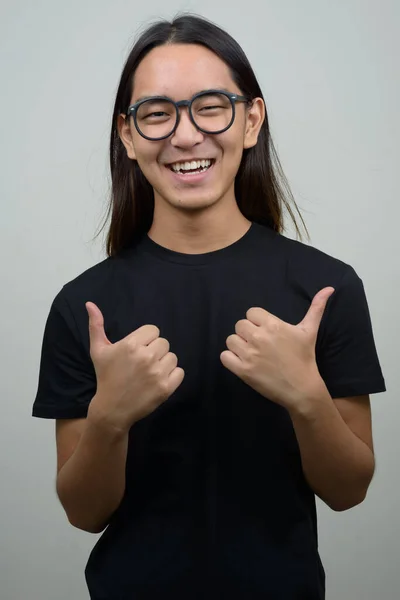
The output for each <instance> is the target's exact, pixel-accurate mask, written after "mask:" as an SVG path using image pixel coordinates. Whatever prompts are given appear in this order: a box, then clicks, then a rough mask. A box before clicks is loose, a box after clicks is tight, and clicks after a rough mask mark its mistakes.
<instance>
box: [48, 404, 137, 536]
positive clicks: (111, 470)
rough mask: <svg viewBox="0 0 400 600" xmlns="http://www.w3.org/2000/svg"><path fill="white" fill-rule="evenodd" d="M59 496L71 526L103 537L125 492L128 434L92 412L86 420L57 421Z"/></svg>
mask: <svg viewBox="0 0 400 600" xmlns="http://www.w3.org/2000/svg"><path fill="white" fill-rule="evenodd" d="M56 441H57V486H56V487H57V494H58V497H59V499H60V501H61V504H62V506H63V508H64V510H65V512H66V514H67V517H68V520H69V521H70V523H71V524H72V525H74V526H75V527H78V528H79V529H83V530H84V531H88V532H90V533H100V532H101V531H102V530H103V529H104V528H105V527H106V525H107V524H108V522H109V520H110V517H111V515H112V514H113V512H114V511H115V510H116V508H117V507H118V506H119V504H120V502H121V500H122V497H123V494H124V491H125V465H126V456H127V448H128V432H124V433H122V432H121V431H118V430H116V429H113V428H112V427H110V426H109V425H108V424H106V423H105V422H104V421H102V420H101V418H99V416H98V415H96V414H94V413H93V411H92V412H91V411H90V410H89V413H88V417H87V418H86V419H60V420H57V421H56Z"/></svg>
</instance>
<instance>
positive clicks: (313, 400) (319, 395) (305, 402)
mask: <svg viewBox="0 0 400 600" xmlns="http://www.w3.org/2000/svg"><path fill="white" fill-rule="evenodd" d="M331 402H332V398H331V395H330V393H329V391H328V388H327V387H326V385H325V382H324V380H323V379H322V377H321V376H320V374H319V373H318V374H317V375H316V376H315V377H312V378H310V379H309V380H308V385H307V386H306V387H305V389H304V391H302V393H301V394H300V395H299V397H298V398H297V400H296V402H294V403H292V405H291V406H290V407H289V408H288V411H289V414H290V415H291V417H292V418H296V419H298V418H301V419H313V418H314V416H316V414H317V413H318V412H319V410H320V409H321V407H322V406H326V404H327V403H329V404H330V403H331Z"/></svg>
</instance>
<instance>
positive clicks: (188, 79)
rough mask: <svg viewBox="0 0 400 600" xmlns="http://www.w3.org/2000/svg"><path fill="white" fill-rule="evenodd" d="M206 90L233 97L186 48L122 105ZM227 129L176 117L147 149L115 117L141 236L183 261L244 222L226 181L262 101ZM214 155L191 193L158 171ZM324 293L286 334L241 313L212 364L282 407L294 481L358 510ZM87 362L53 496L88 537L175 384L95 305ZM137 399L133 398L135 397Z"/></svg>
mask: <svg viewBox="0 0 400 600" xmlns="http://www.w3.org/2000/svg"><path fill="white" fill-rule="evenodd" d="M211 88H226V89H228V90H230V91H232V92H236V93H238V94H241V93H242V90H240V89H238V87H237V86H236V84H235V82H234V81H233V80H232V77H231V75H230V72H229V69H228V67H227V66H226V65H225V63H224V62H223V61H221V60H220V59H219V58H218V57H217V56H215V55H214V54H213V53H212V52H211V51H209V50H207V49H206V48H203V47H202V46H197V45H185V46H182V45H168V46H163V47H158V48H155V49H153V50H152V51H151V52H150V53H149V54H148V55H147V56H146V57H145V58H144V59H143V61H142V62H141V63H140V65H139V67H138V69H137V71H136V74H135V79H134V86H133V92H132V97H131V104H133V103H134V102H135V101H136V100H137V99H138V98H140V97H141V96H149V95H166V96H169V97H171V98H172V99H174V100H176V101H179V100H182V99H189V98H191V97H192V96H193V95H194V94H195V93H197V92H199V91H201V90H205V89H211ZM236 109H237V113H236V120H235V122H234V124H233V125H232V127H231V128H230V129H229V130H227V131H226V132H224V133H222V134H218V135H206V134H203V133H201V132H199V131H197V129H196V128H195V127H194V126H193V124H192V123H191V121H190V119H189V116H188V114H187V109H186V108H183V109H181V120H180V123H179V126H178V128H177V130H176V132H175V133H174V135H172V136H170V137H169V138H168V139H166V140H162V141H157V142H154V141H149V140H146V139H144V138H143V137H141V136H140V135H139V133H138V132H137V131H136V129H135V126H134V123H133V119H128V120H127V119H126V118H125V116H124V115H121V116H120V117H119V123H118V125H119V132H120V137H121V140H122V142H123V144H124V146H125V148H126V152H127V155H128V156H129V157H130V158H131V159H132V160H136V161H137V162H138V164H139V166H140V168H141V169H142V171H143V173H144V174H145V176H146V177H147V179H148V181H149V182H150V183H151V185H152V186H153V189H154V200H155V207H154V219H153V223H152V226H151V229H150V231H149V237H150V238H151V239H153V240H154V241H155V242H157V243H158V244H160V245H162V246H164V247H166V248H169V249H171V250H174V251H177V252H183V253H193V254H196V253H204V252H210V251H213V250H217V249H220V248H223V247H225V246H227V245H229V244H231V243H233V242H235V241H237V240H238V239H239V238H240V237H242V236H243V235H244V234H245V233H246V231H247V230H248V228H249V226H250V222H249V221H248V220H247V219H246V218H245V217H244V216H243V215H242V214H241V212H240V211H239V209H238V206H237V203H236V200H235V195H234V179H235V175H236V173H237V170H238V168H239V165H240V161H241V157H242V154H243V150H244V149H245V148H250V147H252V146H254V145H255V144H256V143H257V139H258V134H259V131H260V128H261V125H262V122H263V119H264V116H265V107H264V103H263V101H262V99H261V98H256V99H255V100H254V101H253V103H252V105H251V107H247V106H246V105H244V104H237V105H236ZM196 158H197V159H201V158H214V159H215V161H216V163H215V165H214V167H213V171H212V173H211V172H210V176H209V177H208V178H207V179H206V180H205V181H204V182H202V183H200V184H194V183H189V182H182V183H180V182H176V181H175V180H174V179H173V178H171V174H170V173H169V172H168V170H167V167H166V166H165V165H166V164H169V163H171V162H176V161H185V160H187V159H196ZM333 292H334V290H333V288H324V289H323V290H320V291H319V292H318V294H316V296H315V298H314V299H313V302H312V304H311V306H310V308H309V310H308V312H307V314H306V315H304V319H303V321H302V322H301V323H299V324H298V325H297V326H293V325H289V324H288V323H284V322H283V321H281V320H280V319H278V318H277V317H276V316H274V315H272V314H270V313H268V311H266V310H264V309H262V308H260V307H249V310H248V311H247V314H246V319H241V320H239V321H238V322H237V323H236V325H235V332H232V334H231V335H230V336H229V337H228V338H227V341H226V344H227V348H226V350H225V351H224V352H222V354H221V356H220V360H221V362H222V364H223V365H224V367H225V368H227V369H229V370H230V371H231V372H233V373H234V374H235V375H236V376H237V377H239V378H241V379H242V380H243V381H244V382H245V383H246V384H247V385H249V386H251V387H253V388H254V389H255V390H256V391H258V392H259V393H260V394H261V395H264V396H265V397H266V398H268V399H269V400H272V401H274V402H277V403H278V404H280V405H282V406H283V407H284V408H285V409H287V410H288V412H289V414H290V416H291V418H292V421H293V426H294V430H295V433H296V436H297V440H298V442H299V448H300V453H301V459H302V465H303V470H304V474H305V477H306V479H307V481H308V483H309V484H310V486H311V488H312V489H313V490H314V492H315V493H316V494H317V495H318V496H319V497H320V498H322V500H324V501H325V502H326V504H328V505H329V506H330V507H331V508H332V509H334V510H346V509H348V508H351V507H352V506H355V505H356V504H359V503H360V502H361V501H362V500H363V499H364V498H365V495H366V492H367V489H368V486H369V484H370V481H371V479H372V476H373V472H374V454H373V444H372V426H371V410H370V402H369V397H368V396H357V397H349V398H336V399H333V398H331V396H330V395H329V392H328V390H327V388H326V386H325V384H324V382H323V380H322V378H321V377H320V375H319V372H318V369H317V365H316V360H315V340H316V336H317V333H318V328H319V324H320V321H321V318H322V315H323V312H324V310H325V306H326V302H327V300H328V298H329V296H330V295H331V294H332V293H333ZM86 308H87V311H88V317H89V334H90V348H91V358H92V360H93V364H94V367H95V371H96V377H97V392H96V395H95V396H94V398H93V399H92V402H91V404H90V406H89V412H88V416H87V418H86V419H73V420H59V421H57V425H56V438H57V458H58V461H57V463H58V464H57V473H58V475H57V492H58V495H59V497H60V500H61V502H62V504H63V506H64V509H65V511H66V513H67V516H68V518H69V520H70V522H71V523H72V524H73V525H75V526H76V527H79V528H80V529H84V530H86V531H92V532H96V533H97V532H99V531H101V530H102V529H103V528H104V527H105V526H106V525H107V523H108V521H109V519H110V516H111V515H112V513H113V512H114V510H115V509H116V508H117V507H118V505H119V503H120V501H121V499H122V497H123V494H124V490H125V463H126V455H127V447H128V432H129V429H130V427H131V426H132V425H133V424H134V423H135V422H136V421H137V420H139V419H141V418H143V417H144V416H146V415H147V414H149V413H150V412H152V411H153V410H155V409H156V408H157V407H158V406H159V405H160V404H161V403H162V402H164V401H166V400H167V398H168V397H169V396H170V395H171V393H172V392H173V391H174V390H175V389H176V388H177V387H179V385H180V384H181V382H182V380H183V378H184V372H183V370H182V369H180V368H179V367H178V366H177V364H178V358H179V357H176V356H175V355H173V354H171V353H170V352H169V343H168V341H167V340H165V339H163V338H160V337H159V330H158V329H157V327H155V325H145V326H144V327H142V328H140V329H138V330H136V331H135V332H132V333H131V334H130V335H129V336H127V337H126V338H124V339H123V340H120V341H119V342H117V343H115V344H112V343H111V342H110V341H109V340H108V339H107V337H106V334H105V332H104V319H103V315H102V314H101V311H100V310H99V308H98V307H97V306H96V305H95V304H93V303H91V302H88V303H87V304H86ZM138 399H140V400H138Z"/></svg>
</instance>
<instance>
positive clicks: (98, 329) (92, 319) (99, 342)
mask: <svg viewBox="0 0 400 600" xmlns="http://www.w3.org/2000/svg"><path fill="white" fill-rule="evenodd" d="M85 306H86V310H87V312H88V315H89V339H90V350H91V351H93V350H96V349H99V348H102V347H103V346H109V345H110V344H111V342H110V340H109V339H108V337H107V336H106V333H105V331H104V317H103V314H102V312H101V310H100V309H99V307H98V306H96V304H94V303H93V302H86V304H85Z"/></svg>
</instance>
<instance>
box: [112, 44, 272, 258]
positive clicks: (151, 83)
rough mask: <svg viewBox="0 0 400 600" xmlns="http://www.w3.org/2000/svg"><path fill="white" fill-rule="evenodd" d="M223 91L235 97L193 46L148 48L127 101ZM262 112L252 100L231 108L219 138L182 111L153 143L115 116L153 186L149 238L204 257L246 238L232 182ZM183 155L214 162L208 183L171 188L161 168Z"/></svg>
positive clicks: (210, 57) (223, 70) (218, 65)
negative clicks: (170, 130) (176, 121)
mask: <svg viewBox="0 0 400 600" xmlns="http://www.w3.org/2000/svg"><path fill="white" fill-rule="evenodd" d="M213 88H214V89H221V88H226V89H228V90H229V91H231V92H235V93H237V94H241V90H240V89H239V88H238V87H237V85H236V84H235V82H234V81H233V80H232V77H231V75H230V72H229V69H228V67H227V66H226V64H225V63H224V62H223V61H221V60H220V59H219V58H217V57H216V56H215V55H214V53H213V52H211V51H210V50H208V49H206V48H203V47H201V46H197V45H184V46H182V45H180V44H176V45H175V44H174V45H169V46H162V47H158V48H155V49H153V50H152V51H151V52H150V53H149V54H148V55H147V56H146V57H145V58H144V59H143V61H142V62H141V63H140V65H139V66H138V68H137V71H136V74H135V78H134V87H133V94H132V96H131V104H134V103H135V102H136V101H137V100H138V99H139V98H141V97H142V96H150V95H166V96H168V97H170V98H172V99H173V100H175V101H178V100H182V99H190V98H191V97H192V96H193V95H194V94H195V93H197V92H200V91H202V90H206V89H213ZM264 116H265V107H264V102H263V101H262V99H261V98H256V99H255V100H254V101H253V104H252V106H251V107H250V108H247V107H246V105H245V104H243V103H237V104H236V118H235V121H234V123H233V125H232V126H231V127H230V128H229V129H228V130H227V131H226V132H224V133H221V134H219V135H206V134H204V133H201V132H200V131H198V130H197V129H196V128H195V127H194V126H193V124H192V122H191V121H190V119H189V115H188V110H187V108H181V118H180V123H179V126H178V129H177V130H176V132H175V134H174V135H173V136H171V137H170V138H168V139H166V140H161V141H159V142H154V141H149V140H146V139H145V138H143V137H142V136H141V135H140V134H139V133H138V132H137V131H136V128H135V125H134V122H133V119H132V118H130V119H128V120H126V119H125V117H124V116H121V117H120V119H119V130H120V136H121V139H122V142H123V143H124V145H125V148H126V151H127V154H128V156H129V157H130V158H131V159H134V160H137V162H138V164H139V166H140V168H141V170H142V171H143V173H144V175H145V176H146V178H147V179H148V181H149V182H150V183H151V185H152V186H153V189H154V204H155V207H154V219H153V224H152V226H151V229H150V231H149V236H150V238H151V239H153V240H154V241H157V242H158V243H159V244H161V245H163V246H165V247H167V248H170V249H172V250H175V251H177V252H187V253H194V254H196V253H202V252H209V251H212V250H217V249H219V248H223V247H224V246H227V245H229V244H230V243H233V242H234V241H236V240H237V239H238V238H240V237H241V236H242V235H244V234H245V233H246V231H247V230H248V228H249V227H250V222H249V221H248V220H247V219H246V218H245V217H244V216H243V215H242V213H241V212H240V211H239V208H238V206H237V203H236V200H235V193H234V181H235V176H236V173H237V171H238V169H239V165H240V161H241V158H242V154H243V150H244V149H245V148H251V147H252V146H254V145H255V144H256V143H257V139H258V134H259V131H260V128H261V125H262V122H263V120H264ZM189 158H199V159H200V158H214V159H216V164H215V165H214V167H213V170H212V176H211V177H209V178H208V179H207V183H206V184H201V185H198V184H197V185H194V184H190V183H182V184H176V183H175V182H173V181H172V178H171V177H170V174H169V173H168V172H166V167H165V164H169V163H172V162H178V161H185V160H187V159H189Z"/></svg>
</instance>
